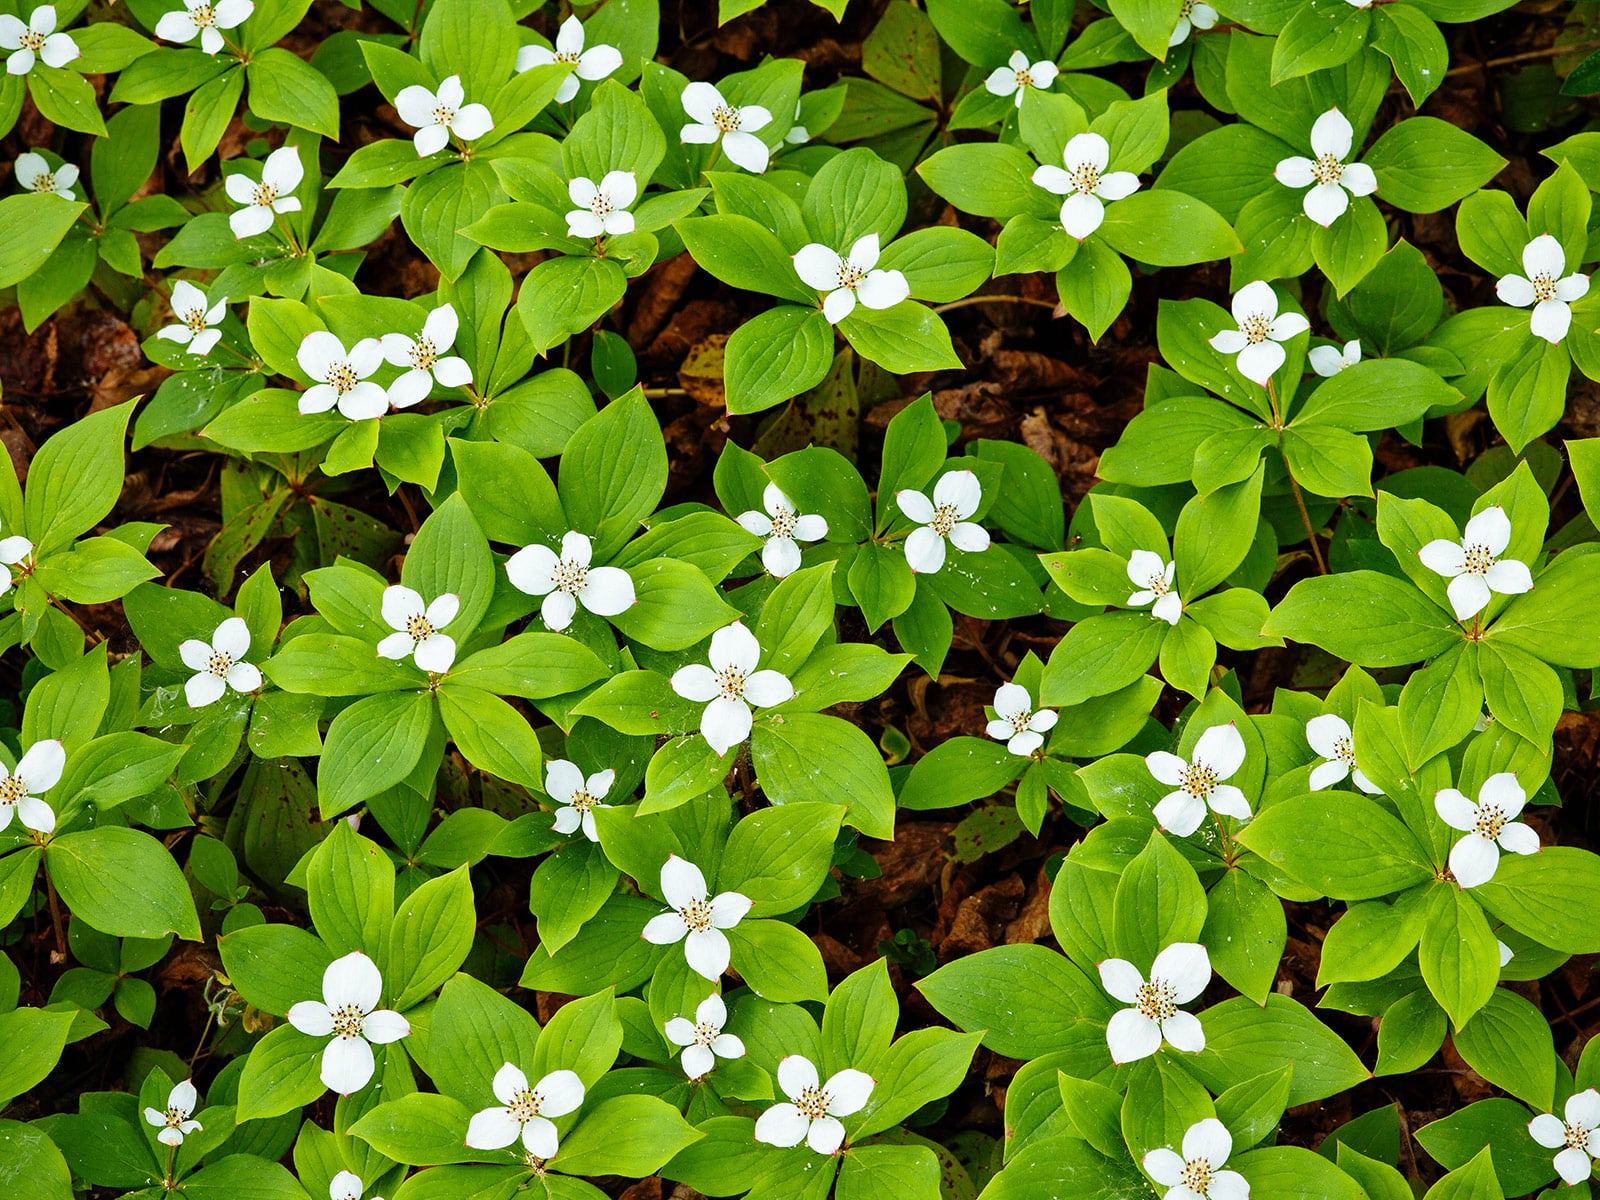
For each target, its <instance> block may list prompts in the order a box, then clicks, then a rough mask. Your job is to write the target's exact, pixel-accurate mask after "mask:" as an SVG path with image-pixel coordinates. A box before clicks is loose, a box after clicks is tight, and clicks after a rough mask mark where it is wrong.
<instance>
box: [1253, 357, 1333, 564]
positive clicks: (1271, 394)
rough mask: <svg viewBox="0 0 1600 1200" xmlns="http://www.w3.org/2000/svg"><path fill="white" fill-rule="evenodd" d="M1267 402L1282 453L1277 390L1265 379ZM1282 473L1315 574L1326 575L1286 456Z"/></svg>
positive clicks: (1281, 421)
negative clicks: (1287, 478)
mask: <svg viewBox="0 0 1600 1200" xmlns="http://www.w3.org/2000/svg"><path fill="white" fill-rule="evenodd" d="M1267 403H1269V404H1271V405H1272V426H1273V428H1274V429H1276V430H1277V431H1278V453H1279V454H1282V453H1283V414H1282V413H1280V412H1279V411H1278V392H1277V389H1276V388H1274V387H1273V386H1272V380H1271V379H1268V380H1267ZM1283 471H1284V474H1285V475H1287V476H1288V477H1289V489H1290V490H1291V491H1292V492H1294V506H1295V507H1296V508H1298V509H1299V510H1300V523H1301V524H1303V525H1304V526H1305V527H1306V541H1307V542H1308V543H1310V545H1311V557H1312V560H1313V561H1315V562H1316V564H1317V574H1318V575H1326V574H1327V573H1328V564H1327V563H1326V562H1324V561H1323V559H1322V547H1321V546H1319V545H1317V531H1316V530H1315V529H1314V528H1313V527H1312V525H1311V514H1310V513H1309V512H1307V511H1306V498H1305V497H1304V496H1303V495H1301V494H1300V483H1299V481H1298V480H1296V479H1295V477H1294V471H1293V469H1291V468H1290V466H1289V460H1288V458H1287V457H1285V458H1284V460H1283Z"/></svg>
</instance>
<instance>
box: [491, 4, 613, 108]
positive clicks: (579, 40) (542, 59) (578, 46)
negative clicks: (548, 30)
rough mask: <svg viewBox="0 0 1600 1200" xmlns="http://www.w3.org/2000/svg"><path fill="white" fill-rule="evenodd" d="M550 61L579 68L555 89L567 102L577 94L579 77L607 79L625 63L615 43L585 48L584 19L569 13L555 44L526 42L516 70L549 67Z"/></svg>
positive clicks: (559, 97) (558, 32)
mask: <svg viewBox="0 0 1600 1200" xmlns="http://www.w3.org/2000/svg"><path fill="white" fill-rule="evenodd" d="M551 63H571V64H572V65H573V66H575V67H576V68H577V69H576V70H575V71H573V73H572V74H571V75H568V76H567V77H566V78H565V79H564V80H562V81H561V86H560V87H559V88H558V89H556V103H557V104H566V103H567V102H568V101H569V100H571V99H572V98H573V97H574V96H576V95H577V94H578V82H579V80H584V79H587V80H589V81H590V82H591V83H592V82H593V81H594V80H596V79H604V78H605V77H606V76H607V75H609V74H611V72H613V71H615V70H616V69H617V68H618V67H620V66H621V65H622V51H620V50H618V49H617V48H616V47H615V46H606V45H600V46H590V47H589V48H588V49H587V50H585V49H584V48H583V23H582V22H580V21H579V20H578V18H577V17H568V18H567V19H566V20H565V21H563V22H562V23H561V28H560V29H558V30H557V31H556V48H555V49H554V50H550V49H548V48H547V47H544V46H524V47H523V48H522V49H521V50H518V51H517V72H518V73H519V74H520V73H521V72H523V71H531V70H532V69H533V68H534V67H548V66H549V65H550V64H551Z"/></svg>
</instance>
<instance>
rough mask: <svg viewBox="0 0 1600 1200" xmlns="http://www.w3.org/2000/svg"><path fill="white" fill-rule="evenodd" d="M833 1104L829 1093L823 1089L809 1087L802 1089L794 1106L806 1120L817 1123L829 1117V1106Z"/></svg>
mask: <svg viewBox="0 0 1600 1200" xmlns="http://www.w3.org/2000/svg"><path fill="white" fill-rule="evenodd" d="M832 1102H833V1101H832V1099H831V1098H830V1097H829V1095H828V1093H827V1092H825V1091H823V1090H822V1089H821V1088H819V1087H808V1088H803V1089H801V1092H800V1094H799V1095H798V1096H796V1097H795V1101H794V1106H795V1107H796V1108H798V1109H799V1110H800V1115H801V1116H802V1117H804V1118H805V1119H806V1120H808V1121H815V1120H818V1119H819V1118H822V1117H825V1116H827V1115H828V1105H829V1104H831V1103H832Z"/></svg>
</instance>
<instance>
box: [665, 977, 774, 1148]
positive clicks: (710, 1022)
mask: <svg viewBox="0 0 1600 1200" xmlns="http://www.w3.org/2000/svg"><path fill="white" fill-rule="evenodd" d="M727 1023H728V1006H727V1005H726V1004H724V1003H723V1002H722V997H721V996H718V995H715V994H713V995H710V996H707V997H706V998H705V999H704V1000H702V1001H700V1005H699V1007H697V1008H696V1009H695V1010H694V1020H693V1021H690V1020H689V1019H688V1018H687V1017H673V1018H672V1020H670V1021H668V1022H667V1025H666V1033H667V1040H668V1041H669V1042H671V1043H672V1044H673V1045H674V1046H682V1047H683V1059H682V1062H683V1073H684V1074H685V1075H687V1076H688V1077H689V1078H690V1079H703V1078H705V1077H706V1075H708V1074H710V1072H711V1068H712V1067H714V1066H716V1065H717V1059H719V1058H743V1057H744V1042H742V1041H741V1040H740V1039H739V1038H738V1037H737V1036H736V1035H735V1034H731V1033H723V1032H722V1027H723V1026H724V1025H726V1024H727ZM759 1136H760V1135H759V1134H757V1137H758V1138H759Z"/></svg>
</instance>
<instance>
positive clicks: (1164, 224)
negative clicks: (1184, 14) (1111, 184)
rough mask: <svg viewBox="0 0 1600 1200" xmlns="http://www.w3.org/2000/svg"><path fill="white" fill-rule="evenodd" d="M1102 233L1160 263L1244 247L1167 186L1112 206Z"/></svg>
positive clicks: (1132, 253)
mask: <svg viewBox="0 0 1600 1200" xmlns="http://www.w3.org/2000/svg"><path fill="white" fill-rule="evenodd" d="M1340 2H1341V3H1343V0H1340ZM1099 232H1100V236H1101V237H1103V238H1105V240H1106V241H1107V242H1109V243H1110V244H1111V245H1112V247H1113V248H1115V249H1116V250H1117V251H1118V252H1119V253H1121V254H1125V255H1127V256H1128V257H1129V258H1131V259H1135V260H1136V261H1138V262H1141V263H1149V264H1151V265H1152V266H1157V267H1181V266H1186V265H1188V264H1189V263H1198V262H1212V261H1215V260H1217V259H1223V258H1228V257H1230V256H1231V255H1234V254H1238V253H1240V252H1241V251H1243V249H1244V247H1243V246H1242V245H1241V244H1240V242H1239V239H1238V237H1237V236H1236V235H1235V234H1234V232H1233V229H1232V227H1231V226H1230V225H1229V224H1228V222H1227V221H1225V220H1224V219H1223V218H1222V215H1221V214H1220V213H1218V212H1217V211H1216V210H1215V209H1213V208H1212V207H1211V206H1210V205H1207V204H1203V203H1201V202H1200V201H1199V200H1196V199H1194V198H1193V197H1191V196H1185V195H1184V194H1183V193H1182V192H1175V191H1170V190H1168V189H1166V188H1152V189H1148V190H1142V191H1137V192H1135V193H1134V194H1133V195H1131V196H1129V197H1127V198H1126V199H1123V200H1118V201H1117V202H1115V203H1114V204H1111V205H1108V206H1107V208H1106V219H1105V221H1104V223H1103V224H1101V226H1100V230H1099Z"/></svg>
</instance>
